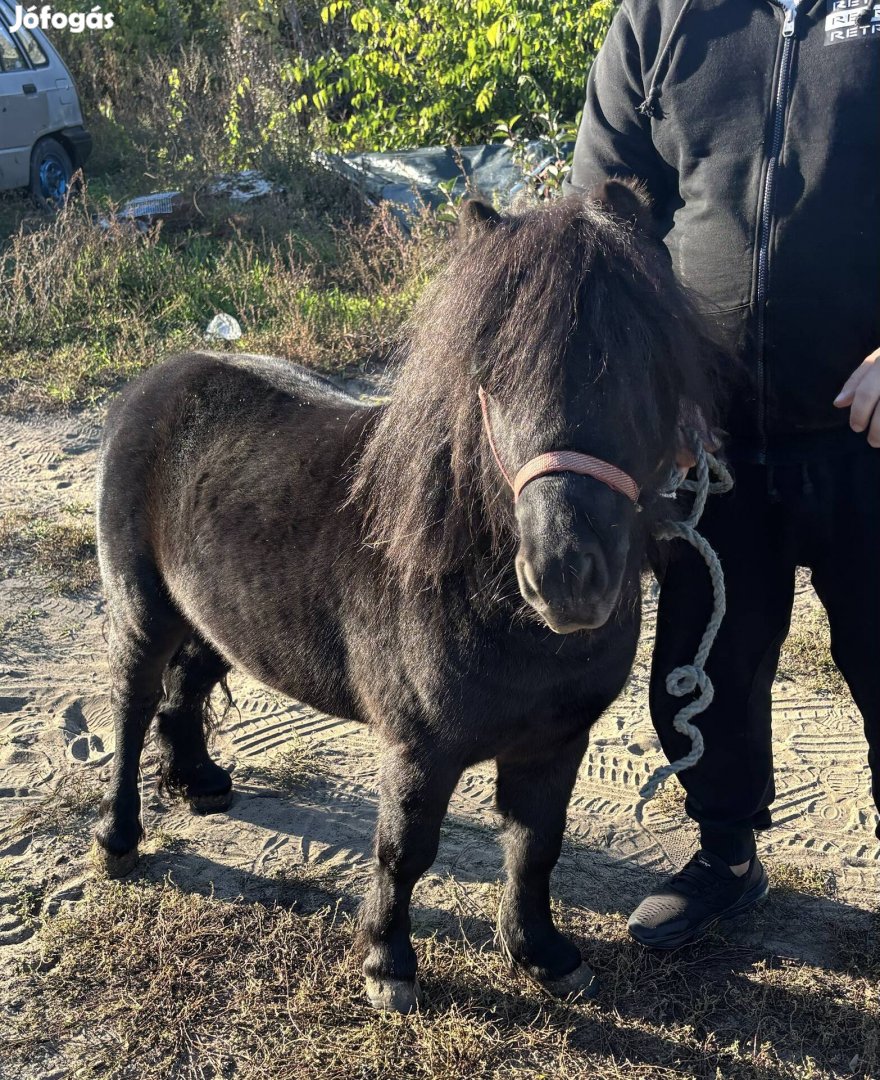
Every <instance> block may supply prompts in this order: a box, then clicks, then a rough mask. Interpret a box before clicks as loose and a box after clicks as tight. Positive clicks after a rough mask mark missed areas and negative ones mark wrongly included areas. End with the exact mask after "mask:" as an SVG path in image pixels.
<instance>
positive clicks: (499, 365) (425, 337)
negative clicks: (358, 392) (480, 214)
mask: <svg viewBox="0 0 880 1080" xmlns="http://www.w3.org/2000/svg"><path fill="white" fill-rule="evenodd" d="M576 325H577V326H579V327H581V328H584V327H586V328H588V335H589V340H590V342H591V343H593V344H591V352H594V354H595V356H596V357H597V358H598V365H597V368H598V369H597V370H596V371H595V372H593V375H594V377H598V376H599V375H600V374H601V371H602V365H607V364H608V363H609V362H611V361H612V359H613V363H615V364H626V363H630V364H631V365H634V364H637V365H639V367H640V369H639V370H638V371H635V372H633V373H632V376H631V377H630V378H629V379H628V380H627V382H628V384H629V386H630V388H631V389H632V388H636V389H635V390H634V392H635V393H636V396H637V397H639V396H641V402H642V404H643V406H644V413H645V414H646V415H649V416H650V415H652V412H653V411H656V404H655V403H653V402H652V400H651V395H652V393H653V391H654V389H655V388H656V379H657V378H658V377H659V378H663V379H665V380H667V381H668V382H669V383H671V384H672V385H674V387H675V392H676V393H680V394H681V395H682V396H683V397H685V398H687V399H688V400H689V401H691V402H692V403H693V404H695V405H697V406H699V407H700V408H701V409H702V410H703V412H704V414H705V415H706V417H707V418H711V417H712V416H713V396H714V395H713V388H712V375H713V370H712V369H713V362H712V360H711V356H712V355H714V353H715V352H716V351H717V350H715V349H712V348H711V346H710V345H709V341H708V337H707V336H706V335H705V331H704V328H703V324H702V322H701V320H700V319H699V318H698V316H697V315H696V312H695V309H694V307H693V305H692V303H691V301H690V300H689V299H688V297H687V295H686V294H685V292H684V291H683V290H682V288H681V287H680V286H679V285H678V284H677V283H676V281H675V280H674V278H673V275H672V272H671V269H670V268H669V266H668V263H667V261H666V259H665V258H664V256H663V254H662V253H661V252H660V250H659V248H658V246H657V245H656V243H655V242H653V241H650V240H649V239H647V238H646V237H645V236H644V235H641V234H640V233H638V231H637V230H636V229H635V227H634V226H633V225H632V224H631V223H626V222H624V221H621V220H620V219H619V218H617V217H615V216H614V215H612V214H611V213H609V212H607V211H606V210H604V209H602V208H601V207H600V206H599V205H597V204H594V203H591V202H589V201H587V200H583V199H580V198H576V197H569V198H566V199H561V200H559V201H557V202H555V203H553V204H551V205H550V206H549V207H547V208H538V209H529V210H527V211H525V212H522V213H517V214H511V215H509V216H505V217H503V218H501V219H500V220H498V222H497V224H494V225H486V226H485V227H484V228H477V229H474V230H473V231H472V233H471V235H470V236H468V237H465V238H464V240H463V241H460V242H459V244H458V245H457V247H456V250H455V251H454V252H453V254H452V256H451V258H450V260H449V262H448V263H447V265H446V266H445V268H444V269H443V271H442V272H441V273H439V275H438V276H437V277H436V278H435V279H434V281H433V282H432V283H431V284H430V285H429V286H428V288H427V289H426V290H425V292H424V294H423V295H422V297H421V299H420V301H419V303H418V304H417V306H416V309H415V311H414V314H413V316H412V318H411V320H410V322H409V326H408V328H407V332H406V334H405V335H404V338H403V343H402V346H401V350H400V357H399V363H400V368H399V371H398V373H397V378H396V381H395V384H394V392H393V396H392V399H391V401H390V403H389V404H388V405H387V406H385V407H384V409H383V411H382V415H381V416H380V418H379V419H378V422H377V423H376V425H375V428H374V429H373V432H372V434H371V436H370V438H369V440H368V442H367V445H366V447H365V450H364V453H363V455H362V457H361V459H360V461H359V462H358V465H357V471H356V474H355V478H354V490H353V498H354V499H355V500H357V501H358V502H360V503H361V504H362V506H363V510H364V514H365V522H366V530H367V539H368V541H369V542H370V543H372V544H374V545H376V546H378V547H380V548H381V549H382V550H383V551H384V552H385V554H386V556H387V558H388V560H390V563H391V565H392V567H393V568H394V570H395V572H396V576H397V577H398V580H400V581H401V582H402V583H404V584H406V583H408V582H409V583H416V582H422V583H424V582H425V581H426V579H427V580H428V581H435V582H436V581H437V580H439V578H440V577H442V576H443V575H444V574H445V573H447V572H449V571H450V570H453V569H455V568H456V567H457V566H459V565H460V564H461V562H462V560H463V559H464V558H465V556H466V554H467V553H468V552H469V551H472V550H473V549H474V547H475V546H477V547H478V548H480V549H481V550H483V551H495V552H497V551H499V550H501V549H502V548H503V547H504V546H505V544H509V543H510V540H511V530H510V524H511V520H512V514H511V508H510V500H509V499H503V498H499V497H498V491H499V488H498V476H497V472H496V469H495V466H494V464H493V463H492V462H491V459H490V458H489V457H488V455H487V454H486V452H485V450H486V447H485V442H484V436H483V433H482V426H481V416H480V408H479V404H478V401H477V396H476V388H477V385H478V383H482V385H483V386H485V388H486V389H487V390H488V391H489V392H490V393H492V392H501V393H502V394H503V396H504V397H505V398H506V399H507V400H514V399H516V400H528V401H530V402H534V403H535V408H536V409H539V408H541V407H542V403H544V402H546V401H547V399H548V396H550V395H551V394H552V393H553V392H554V389H555V388H556V387H557V386H558V384H559V381H560V379H559V375H560V372H561V370H562V360H563V358H564V357H565V354H566V349H567V346H568V345H569V343H570V341H571V338H572V334H573V331H574V329H575V327H576ZM621 326H625V327H626V328H627V329H626V335H627V339H628V340H630V341H631V340H632V339H633V336H634V333H635V335H636V336H637V338H638V340H640V341H641V342H642V346H643V347H642V348H639V349H638V350H637V353H638V355H634V356H631V357H627V356H626V355H621V353H620V348H619V342H620V341H621V337H622V335H621V329H620V328H621ZM630 351H632V350H630ZM646 364H647V365H648V366H649V368H650V366H651V365H654V366H655V368H656V370H653V371H652V370H645V365H646ZM661 366H662V367H663V369H664V370H660V368H661ZM637 388H641V389H640V390H639V389H637ZM520 395H522V397H520ZM632 408H633V411H634V413H636V414H637V413H638V409H639V401H638V400H636V401H635V402H634V403H633V406H632Z"/></svg>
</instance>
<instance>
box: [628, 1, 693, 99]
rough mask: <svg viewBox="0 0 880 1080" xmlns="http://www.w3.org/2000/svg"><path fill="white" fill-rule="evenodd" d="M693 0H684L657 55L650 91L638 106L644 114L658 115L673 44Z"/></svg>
mask: <svg viewBox="0 0 880 1080" xmlns="http://www.w3.org/2000/svg"><path fill="white" fill-rule="evenodd" d="M692 2H693V0H683V3H682V5H681V9H680V10H679V12H678V15H676V17H675V22H674V23H673V24H672V29H671V30H670V31H669V35H668V36H667V38H666V41H665V43H664V45H663V48H662V49H661V50H660V55H659V56H658V57H657V63H656V65H655V66H654V74H653V76H652V77H651V85H650V86H649V87H648V93H647V95H646V97H645V100H644V101H643V102H642V103H641V105H639V107H638V111H639V112H640V113H641V114H642V116H656V115H657V99H658V98H659V96H660V91H661V89H662V88H663V80H664V79H665V78H666V75H667V73H668V71H669V58H670V56H671V53H672V45H673V42H674V41H675V37H676V35H677V34H678V28H679V27H680V26H681V22H682V19H684V16H685V13H686V12H687V10H688V8H689V7H690V6H691V3H692Z"/></svg>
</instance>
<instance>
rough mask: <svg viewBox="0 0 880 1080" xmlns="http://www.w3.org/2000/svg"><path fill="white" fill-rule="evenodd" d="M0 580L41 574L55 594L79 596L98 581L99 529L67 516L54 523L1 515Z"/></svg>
mask: <svg viewBox="0 0 880 1080" xmlns="http://www.w3.org/2000/svg"><path fill="white" fill-rule="evenodd" d="M0 559H2V564H0V578H2V577H13V576H16V575H18V574H19V573H21V572H24V573H33V572H36V573H37V574H40V575H41V576H42V577H43V578H44V579H45V581H46V583H47V584H48V586H49V588H50V589H51V590H52V591H53V592H58V593H78V592H82V591H84V590H85V589H89V588H91V587H92V586H93V585H95V584H97V581H98V556H97V548H96V546H95V527H94V524H93V522H92V520H91V519H90V518H84V517H83V516H82V515H81V514H79V513H76V514H74V513H66V514H65V515H64V516H63V517H62V518H60V519H58V520H50V519H47V518H43V517H39V516H36V515H33V514H28V513H25V512H23V511H8V512H7V513H5V514H2V515H0Z"/></svg>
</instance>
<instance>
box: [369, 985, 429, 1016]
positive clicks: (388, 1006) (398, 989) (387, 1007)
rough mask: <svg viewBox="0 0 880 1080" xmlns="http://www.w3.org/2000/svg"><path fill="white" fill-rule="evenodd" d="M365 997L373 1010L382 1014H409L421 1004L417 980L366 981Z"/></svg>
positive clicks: (420, 993) (420, 992)
mask: <svg viewBox="0 0 880 1080" xmlns="http://www.w3.org/2000/svg"><path fill="white" fill-rule="evenodd" d="M367 997H368V998H369V999H370V1004H371V1005H372V1006H373V1008H374V1009H380V1010H381V1011H383V1012H396V1013H411V1012H413V1011H414V1010H415V1009H417V1008H418V1007H419V1005H421V1003H422V991H421V987H420V986H419V980H418V979H416V980H415V981H414V982H409V981H408V980H407V979H369V978H368V979H367Z"/></svg>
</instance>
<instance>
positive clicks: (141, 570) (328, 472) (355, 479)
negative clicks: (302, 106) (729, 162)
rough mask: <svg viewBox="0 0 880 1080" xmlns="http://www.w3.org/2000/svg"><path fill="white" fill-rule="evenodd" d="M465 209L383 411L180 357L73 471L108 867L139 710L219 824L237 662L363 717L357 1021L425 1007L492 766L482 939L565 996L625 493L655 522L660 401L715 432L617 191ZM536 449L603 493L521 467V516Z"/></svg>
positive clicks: (617, 602) (565, 476)
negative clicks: (440, 922) (217, 707)
mask: <svg viewBox="0 0 880 1080" xmlns="http://www.w3.org/2000/svg"><path fill="white" fill-rule="evenodd" d="M463 218H464V221H465V224H466V227H465V228H464V229H463V230H462V234H463V235H462V236H461V238H460V240H459V242H458V244H457V245H456V249H455V251H454V253H453V255H452V257H451V259H450V260H449V262H448V265H447V266H446V268H445V270H444V271H443V272H442V273H440V274H439V275H438V277H437V278H436V280H435V281H434V283H433V284H432V285H431V286H430V287H429V288H428V290H427V291H426V293H425V295H424V297H423V298H422V300H421V302H420V304H419V306H418V309H417V311H416V314H415V317H414V318H413V320H412V322H411V326H410V329H409V332H408V334H407V336H406V340H405V343H404V346H403V352H402V366H401V370H400V372H399V376H398V378H397V381H396V384H395V389H394V394H393V398H392V400H391V401H390V403H389V404H387V405H382V406H378V407H375V406H365V405H363V404H360V403H358V402H357V401H355V400H353V399H352V398H350V397H349V396H348V395H346V394H345V393H343V392H342V391H340V390H338V389H336V388H335V387H334V386H333V385H331V384H330V383H329V382H327V381H325V380H322V379H320V378H316V377H314V376H312V375H309V374H308V373H307V372H305V371H303V370H301V369H299V368H297V367H295V366H293V365H291V364H289V363H284V362H281V361H278V360H272V359H269V358H264V357H257V356H231V355H223V356H220V355H212V354H209V353H190V354H187V355H185V356H180V357H177V358H175V359H172V360H170V361H168V362H167V363H165V364H162V365H161V366H159V367H157V368H154V369H153V370H151V371H149V372H147V373H146V374H145V375H143V376H142V377H141V378H139V379H137V380H135V381H134V382H133V383H132V384H131V385H129V386H128V387H127V388H126V390H125V391H124V392H123V393H122V394H121V396H120V397H119V399H118V400H117V401H116V403H115V404H114V406H113V408H112V410H111V412H110V415H109V417H108V420H107V426H106V431H105V435H104V441H103V448H102V454H101V465H100V473H99V481H98V489H99V491H98V543H99V552H100V563H101V575H102V579H103V582H104V588H105V591H106V597H107V604H108V608H109V613H110V667H111V676H112V686H113V712H114V719H115V725H116V755H115V761H114V772H113V778H112V781H111V784H110V789H109V792H108V794H107V795H106V797H105V798H104V800H103V803H102V805H101V817H100V822H99V826H98V831H97V840H98V848H97V851H98V854H99V856H100V857H101V858H102V859H103V862H104V865H105V867H106V869H107V870H108V872H110V873H111V874H116V875H119V874H123V873H126V872H127V871H128V870H130V869H131V867H132V866H133V865H134V863H135V862H136V860H137V845H138V841H139V839H140V837H141V826H140V816H139V811H140V802H139V796H138V763H139V760H140V756H141V750H142V747H143V743H144V737H145V734H146V732H147V730H148V728H149V726H150V723H151V722H153V721H154V720H155V731H156V735H157V738H158V740H159V744H160V746H161V750H162V755H163V773H164V781H165V784H166V786H167V787H168V788H169V790H171V791H174V792H177V793H180V794H181V795H183V797H185V798H186V799H187V800H189V802H190V803H191V804H192V806H193V807H194V808H195V809H197V810H201V811H209V810H220V809H225V808H226V807H227V806H228V805H229V802H230V800H231V779H230V775H229V773H228V772H226V771H225V770H224V769H222V768H220V767H219V766H218V765H217V764H215V763H214V762H213V761H212V760H211V758H210V756H209V754H208V750H207V746H206V738H205V728H204V721H205V716H206V709H207V699H208V696H209V695H210V693H211V691H212V689H213V688H214V687H215V686H216V685H217V683H218V682H219V681H221V680H222V679H223V677H224V676H225V674H226V673H227V671H228V670H229V669H230V667H232V666H236V667H239V668H242V669H244V670H246V671H248V672H250V673H251V674H252V675H254V676H255V677H256V678H258V679H260V680H262V681H263V682H264V683H266V684H267V685H269V686H271V687H273V688H275V689H276V690H279V691H281V692H283V693H285V694H288V695H290V696H292V697H295V698H297V699H299V700H300V701H303V702H307V703H308V704H310V705H312V706H314V707H315V708H317V709H320V710H322V711H324V712H327V713H330V714H333V715H336V716H340V717H348V718H351V719H353V720H359V721H363V722H365V723H368V724H371V725H373V726H374V727H375V729H376V731H377V732H378V733H379V735H380V736H381V739H382V742H383V744H384V758H383V763H382V769H381V781H380V784H381V790H380V804H379V820H378V826H377V830H376V840H375V860H376V861H375V873H374V877H373V881H372V885H371V887H370V891H369V895H368V897H367V899H366V901H365V904H364V907H363V913H362V925H363V931H364V935H365V939H366V946H367V955H366V960H365V963H364V970H365V972H366V976H367V992H368V995H369V998H370V1001H371V1002H372V1003H373V1004H374V1005H375V1006H377V1007H384V1008H392V1009H397V1010H400V1011H406V1010H408V1009H411V1008H412V1007H413V1006H414V1005H415V1003H416V1001H417V995H418V985H417V983H416V980H415V976H416V956H415V952H414V951H413V947H412V944H411V942H410V935H409V931H410V917H409V905H410V896H411V894H412V890H413V886H414V885H415V883H416V881H417V880H418V878H419V877H420V875H422V874H423V873H425V871H426V870H427V869H428V867H429V866H430V865H431V863H432V861H433V860H434V857H435V855H436V851H437V844H438V836H439V831H440V824H441V821H442V819H443V817H444V814H445V813H446V809H447V804H448V801H449V798H450V795H451V793H452V791H453V789H454V788H455V785H456V783H457V781H458V779H459V777H460V776H461V774H462V771H463V770H464V769H466V768H467V767H468V766H470V765H473V764H474V763H475V762H479V761H484V760H487V759H490V758H491V759H494V760H495V762H496V763H497V769H498V780H497V805H498V809H499V811H500V813H501V814H502V816H503V818H504V821H505V823H506V831H505V841H504V843H505V851H506V868H507V886H506V890H505V893H504V900H503V903H502V906H501V913H500V933H501V935H502V940H503V942H504V944H505V946H506V949H507V950H508V951H509V955H510V956H511V957H512V959H513V960H514V961H515V962H516V963H517V964H519V965H521V966H522V968H523V969H524V970H525V971H526V972H528V973H529V974H530V975H531V976H532V977H533V978H535V979H537V980H538V981H539V982H540V983H541V984H543V985H544V986H545V987H547V988H548V989H549V990H551V991H552V992H554V993H557V994H567V993H571V992H573V991H579V990H580V991H589V989H590V987H591V984H592V975H591V973H590V971H589V968H587V966H586V964H584V963H583V962H582V960H581V956H580V953H579V951H578V949H577V948H576V947H575V946H574V945H573V944H572V943H571V942H570V941H569V940H567V939H566V938H565V937H563V936H562V934H560V933H559V932H558V931H557V930H556V928H555V927H554V925H553V921H552V918H551V914H550V891H549V881H550V873H551V871H552V869H553V866H554V865H555V863H556V860H557V858H558V856H559V851H560V845H561V841H562V834H563V829H564V826H565V816H566V809H567V805H568V800H569V797H570V794H571V790H572V786H573V784H574V782H575V777H576V774H577V771H578V766H579V765H580V762H581V759H582V758H583V755H584V751H585V749H586V746H587V734H588V732H589V730H590V727H591V725H592V724H593V723H594V722H595V721H596V719H597V718H598V717H599V715H600V713H601V712H602V711H603V710H604V709H605V708H606V707H607V706H608V705H609V704H610V703H611V702H612V701H613V700H614V698H615V696H616V695H617V694H618V693H619V692H620V689H621V687H622V686H623V684H624V681H625V679H626V677H627V675H628V673H629V670H630V667H631V664H632V661H633V656H634V653H635V648H636V640H637V638H638V634H639V620H640V606H639V575H640V568H641V566H642V563H643V559H644V555H645V544H646V534H647V531H648V529H647V527H646V521H647V520H648V519H649V518H650V510H649V512H647V513H639V510H640V509H641V507H640V505H639V504H638V503H636V502H635V501H634V499H635V498H637V497H638V492H637V490H636V485H637V486H638V487H640V488H641V489H642V502H643V503H644V502H646V501H647V502H648V503H650V502H651V499H650V497H649V498H648V499H647V500H646V498H645V496H646V495H647V496H650V494H651V492H652V491H655V490H656V489H657V487H658V485H659V484H660V482H661V480H662V479H663V478H665V477H666V476H667V475H668V473H669V470H670V467H671V465H672V463H673V459H674V457H675V454H676V446H677V426H678V421H679V417H680V415H681V410H682V407H683V405H685V404H686V405H688V406H690V407H695V408H699V409H701V410H702V412H703V414H704V415H705V416H707V417H711V415H712V413H713V397H714V390H713V386H712V378H711V373H712V367H713V361H712V359H711V358H712V356H713V355H714V351H713V350H712V347H711V345H710V343H709V339H708V337H707V335H706V333H705V330H704V328H703V326H702V324H701V322H700V320H699V319H698V318H697V316H696V314H695V312H694V310H693V308H692V305H691V303H690V302H689V300H688V299H687V297H686V296H685V295H684V293H683V291H682V289H681V288H680V287H679V285H678V284H677V283H676V281H675V280H674V278H673V275H672V272H671V270H670V268H669V264H668V260H667V259H666V257H665V255H664V253H663V251H662V248H661V246H660V245H659V244H658V243H657V242H656V240H654V239H653V238H652V237H651V236H650V235H649V231H648V229H647V228H646V227H645V223H646V222H647V221H649V220H650V215H649V213H648V211H647V209H646V207H645V205H644V203H643V201H642V199H641V197H640V196H639V194H638V193H637V192H636V191H634V190H633V189H632V188H631V187H628V186H626V185H624V184H621V183H618V182H614V181H610V182H608V183H607V184H605V185H603V186H602V187H601V188H600V189H597V191H596V192H594V193H593V194H592V196H591V197H589V198H587V199H580V198H568V199H564V200H561V201H559V202H557V203H555V204H554V205H552V206H550V207H548V208H546V209H534V210H528V211H526V212H523V213H518V214H512V215H510V216H505V217H499V216H498V215H497V214H496V213H495V212H494V211H492V210H491V209H489V208H488V207H486V206H484V205H483V204H481V203H472V204H469V205H468V206H466V207H465V209H464V211H463ZM481 391H482V392H481ZM481 400H482V402H483V404H484V408H485V416H483V414H482V412H481ZM549 451H575V452H577V453H576V454H575V455H573V457H576V458H577V459H578V461H579V462H580V461H582V460H583V455H584V454H590V455H594V456H595V457H596V458H600V459H602V460H601V461H600V462H599V466H602V467H604V468H605V469H606V471H607V470H610V474H609V475H610V479H609V476H605V477H604V482H603V479H599V478H597V476H598V475H599V473H597V472H593V473H590V474H589V475H580V474H579V471H578V470H577V469H575V471H562V472H560V471H558V469H554V470H553V471H552V473H551V475H544V473H542V472H541V471H540V469H538V471H537V474H536V475H537V476H538V477H539V478H537V479H533V480H532V482H530V483H528V485H527V486H526V487H525V488H524V490H523V491H522V492H521V494H520V497H519V498H518V499H517V500H514V498H513V496H512V494H511V491H510V489H509V488H508V486H507V482H506V480H505V475H504V473H505V472H506V473H507V474H509V476H511V477H513V475H514V473H515V472H516V471H517V470H518V469H519V468H520V466H522V465H523V464H524V463H526V462H529V461H531V460H532V459H533V458H535V456H536V455H542V454H544V453H546V452H549ZM570 456H571V455H570ZM542 460H543V459H542ZM553 460H554V461H556V459H553ZM557 464H558V462H557ZM573 467H574V466H573ZM599 472H601V469H600V470H599ZM621 478H622V480H621ZM665 505H667V506H668V503H666V504H665ZM554 631H555V632H554ZM560 635H564V636H560Z"/></svg>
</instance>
